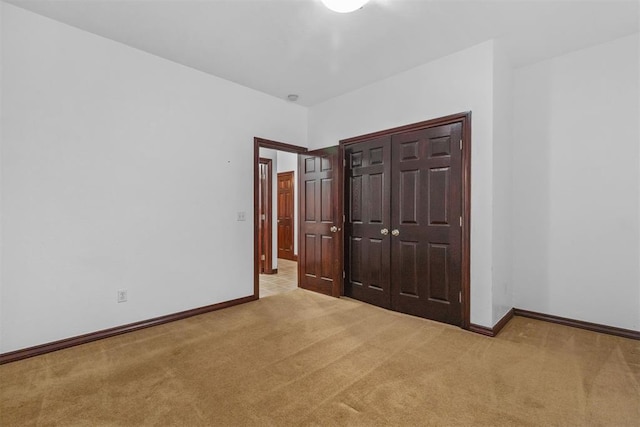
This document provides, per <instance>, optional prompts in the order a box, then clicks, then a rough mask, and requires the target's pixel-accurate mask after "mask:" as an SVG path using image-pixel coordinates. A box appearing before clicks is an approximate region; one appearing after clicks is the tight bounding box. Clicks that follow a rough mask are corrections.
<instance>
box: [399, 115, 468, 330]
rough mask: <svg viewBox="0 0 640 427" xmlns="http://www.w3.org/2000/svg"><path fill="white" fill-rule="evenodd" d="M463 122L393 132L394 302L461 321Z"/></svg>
mask: <svg viewBox="0 0 640 427" xmlns="http://www.w3.org/2000/svg"><path fill="white" fill-rule="evenodd" d="M461 139H462V124H461V123H454V124H451V125H443V126H437V127H432V128H428V129H424V130H419V131H415V132H410V133H405V134H400V135H394V136H393V137H392V147H393V153H392V170H393V179H392V184H391V206H392V208H391V212H392V214H391V216H392V220H391V221H392V238H391V277H392V287H391V289H392V292H391V306H392V308H393V309H394V310H397V311H401V312H403V313H408V314H413V315H416V316H421V317H426V318H428V319H433V320H437V321H439V322H445V323H450V324H454V325H460V324H461V322H462V311H461V303H460V299H461V296H460V292H461V289H462V288H461V277H462V276H461V263H462V246H461V243H462V224H461V216H462V170H461V169H462V151H461V149H460V141H461Z"/></svg>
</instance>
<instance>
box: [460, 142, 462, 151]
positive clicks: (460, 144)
mask: <svg viewBox="0 0 640 427" xmlns="http://www.w3.org/2000/svg"><path fill="white" fill-rule="evenodd" d="M460 149H461V150H462V140H460Z"/></svg>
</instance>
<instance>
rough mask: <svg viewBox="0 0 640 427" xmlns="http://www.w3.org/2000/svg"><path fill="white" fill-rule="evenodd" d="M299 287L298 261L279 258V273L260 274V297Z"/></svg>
mask: <svg viewBox="0 0 640 427" xmlns="http://www.w3.org/2000/svg"><path fill="white" fill-rule="evenodd" d="M297 287H298V263H297V262H296V261H289V260H287V259H282V258H278V274H261V275H260V298H264V297H268V296H271V295H276V294H280V293H283V292H287V291H290V290H293V289H296V288H297Z"/></svg>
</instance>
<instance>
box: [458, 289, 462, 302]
mask: <svg viewBox="0 0 640 427" xmlns="http://www.w3.org/2000/svg"><path fill="white" fill-rule="evenodd" d="M458 302H460V303H461V302H462V291H460V292H458Z"/></svg>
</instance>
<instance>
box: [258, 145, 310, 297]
mask: <svg viewBox="0 0 640 427" xmlns="http://www.w3.org/2000/svg"><path fill="white" fill-rule="evenodd" d="M260 147H262V148H271V149H274V150H279V151H286V152H289V153H304V152H306V151H307V149H306V148H304V147H300V146H297V145H292V144H285V143H284V142H278V141H272V140H269V139H264V138H258V137H255V138H253V296H254V297H255V298H258V297H259V295H260V273H259V271H260V255H259V248H258V233H259V230H258V227H259V220H260V215H259V210H260V209H259V208H260V207H259V185H260V177H259V175H258V165H259V160H260Z"/></svg>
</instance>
